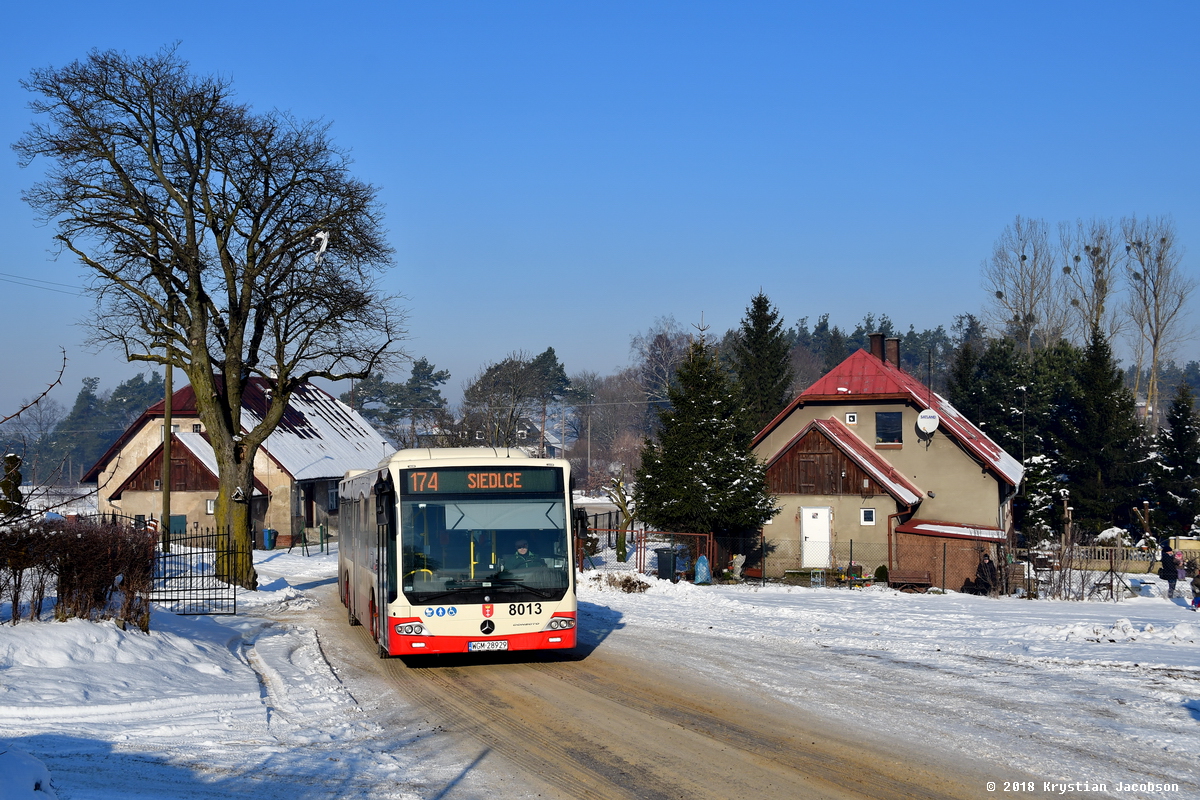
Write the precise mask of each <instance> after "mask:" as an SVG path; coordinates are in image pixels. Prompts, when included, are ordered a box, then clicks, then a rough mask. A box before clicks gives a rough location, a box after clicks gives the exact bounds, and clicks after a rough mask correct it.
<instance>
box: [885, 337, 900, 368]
mask: <svg viewBox="0 0 1200 800" xmlns="http://www.w3.org/2000/svg"><path fill="white" fill-rule="evenodd" d="M883 352H884V355H885V357H884V361H888V362H891V365H892V366H893V367H895V368H896V369H900V340H899V339H898V338H896V337H895V336H890V337H888V338H887V339H884V340H883Z"/></svg>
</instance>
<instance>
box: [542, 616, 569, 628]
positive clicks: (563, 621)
mask: <svg viewBox="0 0 1200 800" xmlns="http://www.w3.org/2000/svg"><path fill="white" fill-rule="evenodd" d="M574 627H575V620H573V619H570V618H568V617H555V618H554V619H552V620H550V624H548V625H547V626H546V628H547V630H552V631H561V630H566V629H567V628H574Z"/></svg>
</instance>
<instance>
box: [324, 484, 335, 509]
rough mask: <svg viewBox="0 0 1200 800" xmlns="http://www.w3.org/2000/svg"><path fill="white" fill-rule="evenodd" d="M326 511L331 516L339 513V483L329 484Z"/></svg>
mask: <svg viewBox="0 0 1200 800" xmlns="http://www.w3.org/2000/svg"><path fill="white" fill-rule="evenodd" d="M325 510H326V511H328V512H329V513H330V514H334V513H337V510H338V485H337V481H330V482H329V492H328V494H326V495H325Z"/></svg>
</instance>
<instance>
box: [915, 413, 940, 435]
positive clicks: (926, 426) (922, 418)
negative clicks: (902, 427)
mask: <svg viewBox="0 0 1200 800" xmlns="http://www.w3.org/2000/svg"><path fill="white" fill-rule="evenodd" d="M941 422H942V418H941V417H939V416H938V413H937V412H936V411H934V410H933V409H931V408H927V409H925V410H924V411H922V412H921V413H920V414H918V415H917V430H919V431H921V433H933V432H934V431H936V430H937V429H938V425H940V424H941Z"/></svg>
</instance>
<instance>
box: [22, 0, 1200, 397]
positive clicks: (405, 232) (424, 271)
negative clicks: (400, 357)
mask: <svg viewBox="0 0 1200 800" xmlns="http://www.w3.org/2000/svg"><path fill="white" fill-rule="evenodd" d="M1198 8H1200V6H1197V5H1196V4H1194V3H1140V4H1137V5H1134V4H1129V3H1104V2H1100V3H1097V2H1088V3H1069V2H1057V3H1044V2H1043V3H1019V2H1005V3H995V4H975V3H961V2H956V3H907V4H901V3H845V4H832V3H822V4H811V5H810V4H804V3H769V2H760V3H751V2H742V3H733V2H729V3H706V2H694V1H691V2H656V3H645V2H640V3H635V2H628V3H624V2H604V3H600V2H486V3H485V2H470V3H468V2H436V3H435V2H387V3H383V2H381V3H355V2H345V3H341V4H330V3H309V2H291V3H286V4H284V3H248V2H240V3H229V2H224V1H223V0H213V1H212V2H207V3H203V4H200V5H194V4H193V5H186V4H184V5H180V4H163V3H158V2H155V3H141V2H130V3H121V2H114V3H107V4H98V3H77V2H69V1H68V2H59V3H55V4H50V5H47V6H43V7H40V8H35V7H33V4H20V6H19V7H14V8H11V9H9V10H8V12H7V14H6V16H7V22H8V25H7V29H8V30H9V31H10V36H9V37H8V40H7V42H6V46H5V48H3V51H2V52H0V104H2V108H3V113H2V114H0V139H3V140H4V141H5V142H8V143H11V142H13V141H15V140H16V139H17V138H18V137H19V136H20V134H21V132H22V131H23V130H24V129H25V128H26V127H27V126H28V124H29V121H30V119H31V117H30V114H29V112H28V111H27V109H26V107H25V106H26V103H27V102H28V100H29V96H28V95H27V93H26V92H25V91H24V90H23V89H22V88H21V87H20V86H19V84H18V81H19V80H20V79H21V78H23V77H25V76H27V75H28V73H29V70H30V69H31V68H33V67H35V66H44V65H55V66H61V65H63V64H66V63H68V62H69V61H71V60H74V59H76V58H80V57H83V56H84V55H86V53H87V52H88V50H90V49H91V48H102V49H106V48H116V49H120V50H125V51H127V52H129V53H146V52H151V51H154V50H156V49H158V48H159V47H161V46H163V45H164V44H168V43H171V42H175V41H178V42H180V44H181V46H180V53H181V55H182V56H183V57H184V58H185V59H187V60H188V61H190V62H191V65H192V68H193V69H194V70H195V71H197V72H203V73H219V74H222V75H224V76H226V77H228V78H231V79H232V80H233V82H234V85H235V86H236V88H237V90H238V94H239V98H240V99H241V100H243V101H244V102H247V103H249V104H251V105H253V106H255V107H256V108H258V109H262V110H266V109H269V108H272V107H275V108H282V109H288V110H290V111H292V112H293V113H295V114H296V115H298V116H300V117H305V118H316V117H320V118H324V119H326V120H328V121H331V122H332V123H333V136H334V138H335V140H336V141H337V142H338V143H339V144H340V145H342V146H344V147H347V148H349V149H350V150H351V151H352V152H353V156H354V158H355V171H356V173H357V175H358V176H359V177H362V178H364V179H366V180H368V181H370V182H372V183H374V184H376V185H378V186H380V187H381V188H382V197H383V200H384V202H385V203H386V207H387V220H386V222H387V226H388V229H389V230H390V232H391V240H392V243H393V245H394V246H395V248H396V255H397V257H396V267H395V269H394V270H393V271H392V272H391V273H390V275H389V278H388V285H389V287H390V288H392V289H394V290H395V291H398V292H402V293H403V294H404V295H406V296H407V298H408V300H407V303H406V305H407V306H408V308H409V311H410V318H409V329H410V334H411V339H410V340H409V342H408V343H407V349H408V350H409V351H410V352H411V353H412V354H413V355H414V356H422V355H423V356H426V357H428V358H429V359H430V361H432V362H433V363H434V364H436V365H437V366H438V367H439V368H446V369H449V370H450V371H451V372H452V374H453V378H452V380H451V388H450V391H449V392H448V393H449V394H452V395H457V394H458V389H459V387H460V386H461V384H462V382H464V381H466V380H468V379H469V378H471V377H472V376H473V375H474V374H475V373H476V372H477V371H478V370H479V369H480V368H481V367H482V366H483V365H484V364H486V363H489V362H492V361H495V360H498V359H500V358H502V357H503V356H504V355H505V354H507V353H508V352H510V351H513V350H526V351H529V352H531V353H536V352H540V351H542V350H544V349H545V348H546V347H548V346H553V347H554V348H555V350H556V351H557V352H558V354H559V357H560V358H561V359H562V360H563V362H564V364H565V365H566V367H567V370H568V372H575V371H578V370H583V369H589V370H596V371H598V372H601V373H607V372H610V371H614V370H616V369H619V368H621V367H623V366H625V365H626V364H627V363H628V362H629V339H630V336H631V335H632V334H634V333H636V332H638V331H643V330H645V329H647V328H648V327H649V326H650V325H651V324H653V322H654V320H655V318H656V317H660V316H665V315H673V316H674V317H675V318H676V319H677V320H678V321H679V322H681V323H683V324H691V323H698V322H699V321H700V319H701V314H703V319H704V322H705V323H707V324H708V325H710V326H711V328H712V329H713V330H714V331H715V332H717V333H718V334H719V333H720V332H723V331H724V330H725V329H727V328H730V327H733V326H735V325H737V323H738V321H739V319H740V318H741V316H742V314H743V313H744V310H745V308H746V306H747V304H748V303H749V300H750V298H751V297H752V296H753V295H754V294H755V293H756V292H757V291H758V290H759V289H760V288H761V289H763V290H764V291H765V292H766V293H767V294H768V295H769V296H770V297H771V299H772V300H773V301H774V302H775V303H776V304H777V305H778V307H779V309H780V311H781V312H782V314H783V315H784V318H785V322H786V323H787V324H789V325H790V324H791V323H793V322H795V321H796V320H797V319H799V318H801V317H809V318H810V320H811V319H815V318H816V317H817V316H819V315H820V314H822V313H829V314H830V317H831V320H832V321H833V322H834V323H836V324H840V325H842V326H843V327H847V328H851V327H853V326H854V324H855V323H856V322H858V321H859V320H861V319H862V317H863V315H864V314H866V313H867V312H874V313H876V314H880V313H886V314H888V315H889V316H890V317H891V318H892V320H893V321H894V322H896V323H897V324H899V325H901V326H903V327H905V328H906V327H907V326H908V325H909V324H912V325H915V326H916V327H917V328H918V329H923V328H926V327H934V326H937V325H939V324H941V325H946V326H947V327H949V325H950V323H951V322H952V320H953V317H954V316H955V315H956V314H959V313H963V312H974V313H978V312H979V311H980V309H981V308H982V305H983V303H984V301H985V296H984V292H983V290H982V289H981V286H980V272H979V268H980V263H981V262H982V261H983V260H984V259H985V258H987V257H988V255H989V254H990V252H991V248H992V245H993V243H994V242H995V240H996V238H997V236H998V235H999V234H1000V233H1001V231H1002V230H1003V229H1004V227H1005V226H1006V225H1007V224H1009V223H1010V222H1011V221H1012V220H1013V218H1014V217H1015V216H1016V215H1018V214H1020V215H1024V216H1028V217H1041V218H1045V219H1046V220H1047V221H1048V222H1050V223H1051V225H1054V224H1056V223H1057V222H1058V221H1060V220H1074V219H1077V218H1081V217H1082V218H1090V217H1093V216H1101V217H1116V218H1119V217H1122V216H1126V215H1130V214H1137V215H1139V216H1144V215H1161V214H1169V215H1171V216H1172V217H1173V218H1174V220H1175V222H1176V225H1177V228H1178V231H1179V235H1180V241H1181V242H1182V243H1183V245H1184V246H1185V248H1188V250H1189V253H1188V255H1187V256H1186V258H1185V264H1186V265H1187V267H1188V269H1189V270H1191V271H1193V272H1195V271H1196V270H1195V266H1196V256H1195V254H1196V253H1197V252H1200V198H1198V196H1197V192H1196V187H1197V185H1198V181H1197V179H1198V177H1200V175H1198V172H1200V170H1198V167H1200V163H1198V156H1197V146H1196V145H1197V142H1198V141H1200V138H1198V136H1197V133H1198V132H1200V131H1198V129H1200V97H1198V94H1197V80H1198V78H1200V70H1198V69H1197V67H1198V66H1200V46H1198V45H1200V42H1197V39H1198V37H1200V24H1198V23H1200V11H1198V10H1197V9H1198ZM36 175H37V169H36V167H32V168H29V169H25V170H22V169H20V168H18V166H17V163H16V156H15V154H13V153H11V151H9V155H8V157H7V158H0V211H2V212H3V213H2V216H0V219H2V223H0V224H2V227H0V234H2V235H3V241H4V243H5V245H6V246H5V247H4V248H3V251H2V253H3V254H2V255H0V273H3V275H0V298H3V307H4V309H5V314H4V320H5V328H6V330H7V332H8V336H7V337H6V338H7V339H8V343H7V345H6V346H5V347H4V348H3V350H2V352H3V355H0V366H2V367H3V374H4V376H5V379H4V381H3V382H2V385H0V409H9V408H12V407H13V405H14V404H15V403H16V401H17V400H18V399H19V398H21V397H24V396H29V395H31V394H33V393H35V392H36V391H37V390H38V387H39V385H40V383H41V382H43V381H44V380H47V379H49V378H50V377H51V376H52V375H53V373H54V371H55V369H56V365H57V361H58V352H59V348H60V347H61V348H65V349H66V351H67V355H68V358H69V360H70V364H69V368H68V372H67V375H66V378H65V383H66V386H65V388H64V389H63V390H59V391H58V392H56V395H55V396H56V397H57V399H59V401H60V402H62V403H64V404H65V405H69V404H70V403H71V401H72V400H73V399H74V397H75V394H76V392H77V391H78V389H79V387H80V381H82V379H83V378H84V377H86V376H89V375H96V376H99V377H100V378H101V386H102V387H104V388H112V387H114V386H115V385H116V384H117V383H118V382H119V381H121V380H123V379H125V378H127V377H129V376H130V375H132V374H134V373H135V372H138V371H141V369H144V367H140V368H139V367H136V366H131V365H126V364H124V363H123V361H122V360H121V358H120V356H119V354H116V353H111V352H105V353H100V354H94V353H91V352H89V351H87V350H86V349H85V348H84V346H83V340H84V339H85V336H86V330H84V329H83V328H82V327H80V326H79V325H78V324H77V323H79V322H80V321H83V320H85V319H86V315H87V312H88V310H89V309H90V301H89V300H87V299H86V298H82V297H77V296H74V295H72V294H69V293H68V294H62V293H59V292H54V291H49V290H47V289H46V288H41V289H37V288H29V287H26V286H22V285H19V284H18V283H14V282H13V281H12V280H10V279H5V278H7V277H8V276H12V275H18V276H24V277H27V278H37V279H40V280H42V281H50V282H54V283H57V284H62V286H53V287H50V288H57V289H60V290H64V291H68V292H69V291H71V290H70V288H69V287H72V286H79V285H81V283H82V280H81V269H80V267H78V266H77V265H76V264H75V263H72V262H71V261H69V260H66V259H65V258H64V259H62V260H59V261H54V260H52V259H51V257H50V255H49V254H48V250H49V248H50V242H51V233H52V232H51V230H50V229H49V228H47V227H44V226H40V225H39V224H38V223H37V222H36V221H35V219H34V217H33V214H32V212H31V211H30V210H29V208H28V207H27V206H25V205H24V204H23V203H22V202H21V200H20V198H19V194H20V191H21V190H22V189H23V188H25V187H27V186H28V185H29V184H30V183H31V182H32V181H33V180H34V179H35V178H36ZM864 296H867V297H870V298H871V299H869V300H863V299H862V298H863V297H864ZM17 341H19V342H20V344H19V345H17V344H16V342H17ZM1180 356H1181V357H1182V358H1184V359H1190V358H1197V357H1200V346H1197V343H1196V342H1191V343H1189V344H1187V345H1186V346H1185V347H1184V348H1183V350H1182V351H1181V353H1180ZM396 377H402V376H396Z"/></svg>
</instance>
